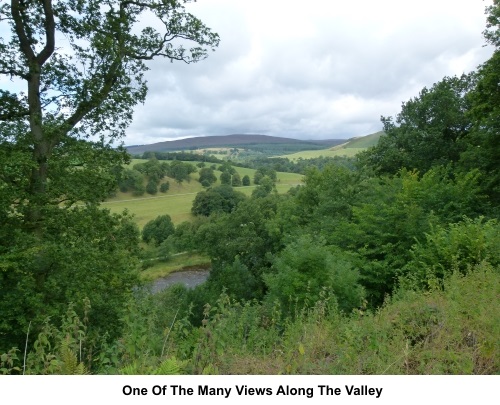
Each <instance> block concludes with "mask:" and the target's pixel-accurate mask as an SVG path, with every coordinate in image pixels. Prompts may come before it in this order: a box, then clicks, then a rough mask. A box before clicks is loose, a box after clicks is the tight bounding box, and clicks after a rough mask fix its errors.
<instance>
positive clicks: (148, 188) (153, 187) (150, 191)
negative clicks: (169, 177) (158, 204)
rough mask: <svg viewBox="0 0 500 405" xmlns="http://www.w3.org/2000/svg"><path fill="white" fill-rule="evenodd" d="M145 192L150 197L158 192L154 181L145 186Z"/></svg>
mask: <svg viewBox="0 0 500 405" xmlns="http://www.w3.org/2000/svg"><path fill="white" fill-rule="evenodd" d="M146 192H147V193H148V194H152V195H155V194H156V193H157V192H158V185H157V184H156V181H154V180H149V181H148V184H147V185H146Z"/></svg>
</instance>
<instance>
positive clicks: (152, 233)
mask: <svg viewBox="0 0 500 405" xmlns="http://www.w3.org/2000/svg"><path fill="white" fill-rule="evenodd" d="M174 232H175V227H174V224H173V223H172V219H171V218H170V215H160V216H158V217H156V218H155V219H153V220H152V221H149V222H148V223H147V224H146V225H144V228H143V230H142V240H143V241H144V242H146V243H150V242H152V241H154V244H155V245H156V246H159V245H160V244H161V243H162V242H163V241H165V240H166V239H167V238H168V237H169V236H170V235H173V234H174Z"/></svg>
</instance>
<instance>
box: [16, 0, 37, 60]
mask: <svg viewBox="0 0 500 405" xmlns="http://www.w3.org/2000/svg"><path fill="white" fill-rule="evenodd" d="M10 4H11V13H12V18H13V19H14V28H15V30H16V34H17V37H18V38H19V47H20V48H21V52H22V53H23V54H24V56H25V57H26V59H28V60H29V61H30V62H34V61H35V60H36V57H35V53H34V52H33V49H31V46H30V40H29V38H28V36H27V35H26V30H25V26H24V22H23V16H22V7H21V4H20V2H19V0H12V1H11V3H10Z"/></svg>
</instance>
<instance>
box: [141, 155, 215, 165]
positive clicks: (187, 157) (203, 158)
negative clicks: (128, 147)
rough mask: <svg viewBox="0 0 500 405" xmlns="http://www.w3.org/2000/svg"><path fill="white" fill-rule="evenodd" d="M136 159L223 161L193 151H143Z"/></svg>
mask: <svg viewBox="0 0 500 405" xmlns="http://www.w3.org/2000/svg"><path fill="white" fill-rule="evenodd" d="M135 158H136V159H157V160H182V161H185V162H207V163H224V160H221V159H219V158H216V157H215V156H213V155H210V154H207V153H203V154H198V153H193V152H144V153H143V154H142V155H137V156H135Z"/></svg>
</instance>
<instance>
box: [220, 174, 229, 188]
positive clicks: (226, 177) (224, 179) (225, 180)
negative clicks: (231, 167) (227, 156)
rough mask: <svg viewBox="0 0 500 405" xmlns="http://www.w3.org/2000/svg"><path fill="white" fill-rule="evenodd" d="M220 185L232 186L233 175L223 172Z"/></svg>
mask: <svg viewBox="0 0 500 405" xmlns="http://www.w3.org/2000/svg"><path fill="white" fill-rule="evenodd" d="M220 184H224V185H230V184H231V173H229V172H227V171H226V172H222V173H221V175H220Z"/></svg>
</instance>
